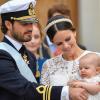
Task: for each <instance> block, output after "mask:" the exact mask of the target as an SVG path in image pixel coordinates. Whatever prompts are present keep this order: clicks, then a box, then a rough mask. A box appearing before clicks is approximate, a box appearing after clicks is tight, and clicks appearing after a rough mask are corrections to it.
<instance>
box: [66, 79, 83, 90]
mask: <svg viewBox="0 0 100 100" xmlns="http://www.w3.org/2000/svg"><path fill="white" fill-rule="evenodd" d="M82 84H83V82H82V81H79V80H73V81H70V82H68V85H69V86H71V87H76V88H79V87H80V88H82Z"/></svg>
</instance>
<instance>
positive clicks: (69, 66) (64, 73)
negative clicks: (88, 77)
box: [41, 15, 91, 100]
mask: <svg viewBox="0 0 100 100" xmlns="http://www.w3.org/2000/svg"><path fill="white" fill-rule="evenodd" d="M45 31H46V33H47V35H48V36H49V38H50V40H51V41H52V42H53V43H54V44H55V45H56V46H57V48H59V49H61V50H62V52H63V53H62V54H61V55H58V56H56V57H54V58H51V59H49V60H47V61H46V62H45V63H44V64H43V69H42V74H41V83H42V84H45V85H55V86H59V85H63V86H65V85H67V82H68V81H69V80H73V79H77V78H80V76H79V74H78V70H79V68H78V63H77V62H78V60H79V59H80V58H81V57H82V56H84V55H85V54H87V53H89V52H91V51H87V50H82V49H81V48H79V46H78V45H77V43H76V31H75V28H74V26H73V23H72V21H71V20H70V19H67V18H65V17H63V16H62V15H57V16H54V17H52V18H51V19H50V20H49V21H48V23H47V26H46V28H45ZM77 92H78V90H77ZM80 100H81V99H80ZM82 100H84V99H82Z"/></svg>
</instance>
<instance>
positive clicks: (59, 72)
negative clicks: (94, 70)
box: [40, 51, 90, 86]
mask: <svg viewBox="0 0 100 100" xmlns="http://www.w3.org/2000/svg"><path fill="white" fill-rule="evenodd" d="M88 52H90V51H85V52H84V53H83V54H82V55H81V56H80V57H82V56H83V55H85V54H87V53H88ZM80 57H79V58H80ZM79 58H77V59H76V60H71V61H66V60H65V59H63V57H62V55H59V56H56V57H54V58H51V59H49V60H47V61H46V62H45V63H44V64H43V69H42V73H41V80H40V81H41V83H42V84H44V85H56V86H59V85H63V86H65V85H67V82H68V81H69V80H73V79H80V77H79V73H78V71H79V67H78V66H79V64H78V63H79V61H78V60H79Z"/></svg>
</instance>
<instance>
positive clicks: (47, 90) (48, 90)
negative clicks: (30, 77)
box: [36, 85, 52, 100]
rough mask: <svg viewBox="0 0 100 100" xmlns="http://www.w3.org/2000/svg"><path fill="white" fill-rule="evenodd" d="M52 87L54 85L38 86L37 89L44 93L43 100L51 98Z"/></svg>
mask: <svg viewBox="0 0 100 100" xmlns="http://www.w3.org/2000/svg"><path fill="white" fill-rule="evenodd" d="M51 88H52V86H43V85H41V86H39V87H37V88H36V90H37V91H38V93H40V94H41V95H43V100H50V95H51Z"/></svg>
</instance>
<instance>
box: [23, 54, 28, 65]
mask: <svg viewBox="0 0 100 100" xmlns="http://www.w3.org/2000/svg"><path fill="white" fill-rule="evenodd" d="M23 59H24V61H25V62H26V63H27V64H29V60H28V58H27V55H26V54H24V55H23Z"/></svg>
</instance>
